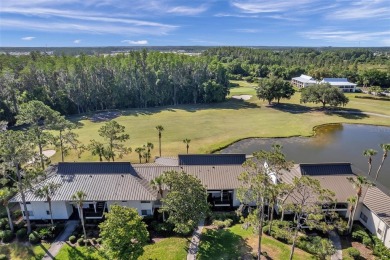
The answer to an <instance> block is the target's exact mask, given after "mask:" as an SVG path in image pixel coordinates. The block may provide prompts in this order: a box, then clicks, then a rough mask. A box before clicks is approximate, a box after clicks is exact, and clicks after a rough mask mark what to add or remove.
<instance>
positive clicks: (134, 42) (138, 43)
mask: <svg viewBox="0 0 390 260" xmlns="http://www.w3.org/2000/svg"><path fill="white" fill-rule="evenodd" d="M121 42H123V43H128V44H134V45H146V44H148V41H147V40H139V41H133V40H123V41H121Z"/></svg>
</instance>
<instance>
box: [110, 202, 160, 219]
mask: <svg viewBox="0 0 390 260" xmlns="http://www.w3.org/2000/svg"><path fill="white" fill-rule="evenodd" d="M115 204H116V205H120V206H125V207H129V208H135V209H137V211H138V214H139V215H142V210H150V212H149V213H150V215H152V214H153V202H152V201H150V202H149V203H141V201H139V200H128V201H107V206H108V210H110V207H111V205H115Z"/></svg>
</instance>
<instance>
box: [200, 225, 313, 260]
mask: <svg viewBox="0 0 390 260" xmlns="http://www.w3.org/2000/svg"><path fill="white" fill-rule="evenodd" d="M256 251H257V236H256V235H254V234H253V232H252V230H250V229H248V230H244V229H242V228H241V225H234V226H232V227H231V228H228V229H220V230H212V229H208V230H205V231H204V232H203V234H202V237H201V243H200V246H199V252H198V255H197V257H198V259H237V258H238V257H244V256H246V255H250V254H251V253H252V252H256ZM262 252H267V254H268V256H269V257H270V258H271V259H288V258H289V255H290V246H289V245H286V244H283V243H282V242H279V241H277V240H275V239H273V238H271V237H268V236H265V235H264V236H263V240H262ZM294 259H297V260H300V259H302V260H304V259H312V255H310V254H309V253H306V252H304V251H302V250H299V249H297V250H296V251H295V254H294Z"/></svg>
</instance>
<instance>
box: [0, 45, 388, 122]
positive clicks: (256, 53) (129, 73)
mask: <svg viewBox="0 0 390 260" xmlns="http://www.w3.org/2000/svg"><path fill="white" fill-rule="evenodd" d="M302 73H305V74H308V75H311V76H313V77H315V78H317V79H322V78H324V77H346V78H348V79H349V80H350V81H352V82H355V83H357V84H359V85H360V86H380V87H389V86H390V57H389V55H388V54H387V52H385V51H377V50H376V51H374V50H369V49H356V48H355V49H343V48H340V49H312V48H281V49H277V50H275V49H259V48H242V47H218V48H207V49H205V50H203V52H202V54H201V55H194V56H191V55H185V54H177V53H165V52H164V51H162V52H161V51H150V50H149V51H148V50H146V49H144V50H133V51H129V52H127V53H116V54H115V55H101V54H95V55H86V54H82V55H77V56H75V55H65V54H62V55H47V54H45V53H42V52H38V51H32V52H31V53H30V54H29V55H20V56H18V55H10V54H0V121H2V120H3V121H7V122H8V123H11V124H13V123H14V122H15V116H16V115H17V114H18V107H19V106H20V105H21V104H22V103H26V102H28V101H31V100H39V101H42V102H44V103H45V104H46V105H49V106H50V107H51V108H53V109H55V110H57V111H59V112H60V113H61V114H64V115H70V114H77V113H85V112H91V111H96V110H104V109H124V108H147V107H155V106H163V105H177V104H194V103H210V102H220V101H223V100H225V97H226V95H227V94H228V92H229V86H230V85H229V79H245V80H248V81H253V80H256V79H257V78H259V77H260V78H264V77H268V76H271V75H272V76H274V77H278V78H282V79H284V80H290V79H291V78H292V77H295V76H299V75H300V74H302Z"/></svg>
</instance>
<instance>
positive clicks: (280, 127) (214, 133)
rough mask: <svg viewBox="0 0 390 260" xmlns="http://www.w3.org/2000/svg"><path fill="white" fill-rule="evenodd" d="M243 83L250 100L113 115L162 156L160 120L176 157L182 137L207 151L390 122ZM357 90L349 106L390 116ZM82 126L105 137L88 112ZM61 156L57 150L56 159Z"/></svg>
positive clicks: (165, 151) (137, 142)
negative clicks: (270, 99)
mask: <svg viewBox="0 0 390 260" xmlns="http://www.w3.org/2000/svg"><path fill="white" fill-rule="evenodd" d="M242 84H243V85H245V86H244V87H239V88H234V89H232V90H231V95H232V94H233V95H236V94H237V95H240V94H249V95H253V97H252V98H251V100H249V101H242V100H233V99H231V100H228V101H226V102H223V103H218V104H197V105H180V106H176V107H162V108H149V109H130V110H126V111H122V116H120V117H117V118H116V119H115V120H116V121H118V123H119V124H122V125H124V126H125V127H126V132H127V133H128V134H130V140H129V141H126V142H125V145H126V146H130V147H132V148H133V151H134V149H135V148H136V147H139V146H142V145H143V144H146V142H152V143H153V144H154V146H155V148H154V150H152V158H154V156H157V155H158V134H157V131H156V129H155V126H156V125H160V124H161V125H163V126H164V128H165V131H164V132H163V133H162V155H163V156H176V155H177V154H180V153H185V152H186V146H185V144H184V143H183V142H182V140H183V139H185V138H189V139H191V143H190V149H189V152H190V153H209V152H212V151H214V150H216V149H220V148H222V147H224V146H226V145H229V144H231V143H233V142H235V141H237V140H240V139H243V138H248V137H288V136H310V135H312V134H313V127H315V126H317V125H321V124H328V123H357V124H374V125H390V120H387V119H386V118H382V117H376V116H362V115H348V114H342V115H337V114H328V113H325V112H323V111H312V110H311V108H313V107H319V105H315V104H305V105H302V104H300V103H299V98H300V93H299V92H298V93H296V94H295V95H294V96H293V97H292V99H291V100H282V104H280V105H278V106H273V107H268V105H267V103H266V102H263V101H261V100H258V98H257V97H256V96H255V91H254V89H253V88H252V87H251V86H255V85H256V84H248V83H245V82H242ZM355 95H363V94H348V96H349V97H350V100H351V101H350V103H349V104H348V105H347V107H346V108H347V109H360V110H363V111H369V112H375V113H381V114H387V115H390V102H386V101H380V100H365V99H356V98H354V96H355ZM73 120H74V121H77V122H78V123H79V124H80V125H81V127H80V128H79V129H77V130H75V132H76V133H77V134H79V136H80V141H81V142H82V143H83V144H85V145H87V144H88V143H89V141H90V140H91V139H96V140H100V141H103V140H102V138H101V137H100V136H99V134H98V129H99V128H100V127H101V126H102V125H103V124H104V123H105V122H92V121H90V120H88V118H86V117H74V118H73ZM59 160H60V154H59V153H57V154H56V155H55V156H54V157H53V158H52V161H53V162H56V161H59ZM65 160H66V161H97V160H98V157H96V156H92V155H91V154H90V152H88V151H86V152H85V153H83V154H82V156H81V158H80V159H79V158H77V156H76V154H74V153H72V154H70V155H69V156H68V157H66V159H65ZM117 160H118V161H129V160H130V161H132V162H138V155H137V154H136V153H135V152H132V153H131V154H130V155H126V156H124V157H123V158H122V159H119V158H118V159H117Z"/></svg>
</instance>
